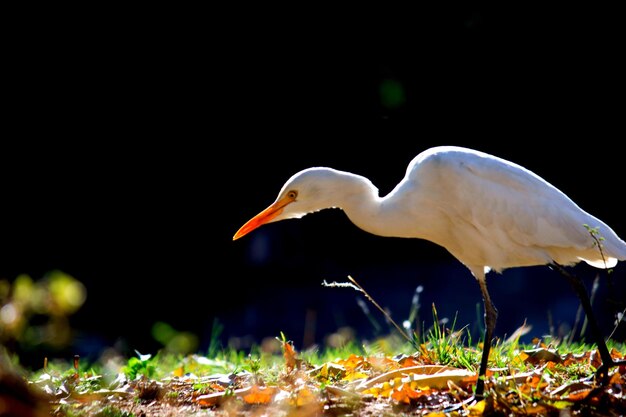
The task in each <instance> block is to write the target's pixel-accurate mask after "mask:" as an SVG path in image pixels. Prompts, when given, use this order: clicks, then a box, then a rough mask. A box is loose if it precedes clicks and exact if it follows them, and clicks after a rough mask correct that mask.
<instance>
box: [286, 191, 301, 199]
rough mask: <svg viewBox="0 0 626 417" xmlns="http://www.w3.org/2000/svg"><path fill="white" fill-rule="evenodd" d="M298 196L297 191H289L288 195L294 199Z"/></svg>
mask: <svg viewBox="0 0 626 417" xmlns="http://www.w3.org/2000/svg"><path fill="white" fill-rule="evenodd" d="M297 196H298V192H297V191H289V192H288V193H287V197H289V198H291V199H292V200H295V199H296V197H297Z"/></svg>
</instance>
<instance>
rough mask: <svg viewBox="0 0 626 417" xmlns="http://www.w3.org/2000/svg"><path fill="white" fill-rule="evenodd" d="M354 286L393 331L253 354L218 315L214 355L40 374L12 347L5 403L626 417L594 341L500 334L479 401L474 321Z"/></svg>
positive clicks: (49, 409) (55, 410)
mask: <svg viewBox="0 0 626 417" xmlns="http://www.w3.org/2000/svg"><path fill="white" fill-rule="evenodd" d="M350 281H351V282H350V283H340V284H337V283H332V284H327V285H331V286H345V287H349V288H352V289H354V290H356V291H359V292H361V293H362V294H363V295H364V296H365V298H367V299H368V300H369V301H370V302H372V303H373V304H374V305H375V306H376V307H377V308H378V309H379V310H380V311H381V313H382V314H383V315H385V318H386V320H387V322H388V323H391V326H390V329H391V333H389V334H387V335H385V336H382V337H379V338H377V339H375V340H368V341H363V340H361V341H359V340H357V339H354V338H352V339H351V338H345V339H344V341H343V343H340V344H335V345H333V346H330V345H329V346H323V347H315V348H312V349H309V350H305V351H301V352H299V351H297V349H296V347H294V346H293V344H292V343H291V342H290V341H289V340H288V336H287V335H285V334H282V333H281V334H280V335H278V336H277V337H276V338H275V343H274V344H273V345H272V344H264V345H263V346H254V347H252V348H251V349H250V350H247V351H243V350H237V349H232V348H225V347H223V346H222V345H221V343H220V341H219V339H220V334H221V331H222V329H223V328H222V326H221V324H220V323H218V322H215V323H214V326H213V331H212V340H211V342H210V344H209V347H208V348H207V350H206V351H205V352H203V353H195V354H181V353H175V352H174V351H170V350H168V348H167V345H164V349H162V350H161V351H158V352H154V353H152V354H142V353H140V352H136V355H135V356H132V357H130V358H129V357H122V356H121V355H118V356H111V355H109V356H107V358H103V359H101V360H99V361H96V362H94V363H87V362H86V361H81V360H80V359H79V358H78V357H75V358H71V360H69V361H68V362H64V361H50V362H48V361H47V360H46V361H45V363H44V366H43V368H42V369H39V370H35V371H26V370H24V369H21V368H20V366H19V358H17V357H16V356H15V355H10V354H9V353H7V352H6V351H4V352H2V355H0V406H1V407H4V409H5V411H6V409H8V410H9V411H11V409H10V407H11V406H12V404H13V405H14V403H13V402H12V401H13V400H14V399H16V398H17V399H19V401H21V403H20V404H18V405H19V406H20V407H22V408H23V407H27V409H32V411H33V412H32V415H36V416H39V415H42V416H43V415H53V416H56V417H64V416H71V417H82V416H103V417H104V416H106V417H109V416H111V417H116V416H119V417H131V416H140V415H141V416H146V417H150V416H159V415H206V416H209V417H213V416H216V417H222V416H244V417H252V416H256V415H275V416H289V417H291V416H295V417H308V416H318V415H324V416H332V417H335V416H343V415H353V416H355V417H366V416H367V417H369V416H372V415H389V416H392V415H393V416H408V415H416V414H429V413H442V412H443V413H445V414H447V415H480V414H492V413H495V414H507V415H522V414H523V415H530V416H534V415H556V414H562V413H565V414H568V413H569V414H573V413H580V414H586V415H624V414H626V396H624V395H623V393H622V388H621V387H623V386H626V367H625V366H621V367H616V368H614V370H613V373H612V374H611V378H610V381H609V382H608V383H607V384H605V385H602V386H600V385H598V384H597V383H596V381H594V378H593V376H594V372H595V370H596V368H597V367H598V366H599V363H598V359H597V354H596V350H595V346H594V345H591V344H587V343H582V342H575V341H572V338H569V337H565V338H563V339H558V338H554V337H546V338H545V339H543V340H541V339H534V340H533V341H532V342H531V343H522V342H520V339H521V336H522V335H523V334H524V333H525V330H526V326H521V327H520V329H518V331H516V332H514V334H513V336H511V337H509V338H507V339H505V340H501V339H496V340H494V344H493V346H492V349H491V353H490V357H489V370H488V374H487V376H486V381H487V384H486V386H487V391H486V394H487V398H486V399H485V400H482V401H475V399H474V398H473V390H474V389H475V385H476V374H477V372H478V367H479V363H480V359H481V354H482V341H481V340H478V341H476V340H473V339H472V334H471V332H470V331H469V326H462V327H458V324H457V320H456V317H455V318H454V319H453V320H452V321H450V322H449V321H447V320H445V319H441V318H440V317H439V316H438V313H437V309H436V308H435V306H434V305H433V306H432V308H431V313H432V324H431V325H430V326H429V327H426V326H425V324H422V325H421V326H416V321H417V320H418V316H419V314H418V310H419V293H420V292H421V290H418V291H416V296H415V297H414V298H413V301H412V306H411V310H410V311H411V314H410V317H409V319H408V320H407V321H405V322H404V323H403V325H402V326H400V325H398V324H396V323H395V322H394V321H393V319H392V318H391V317H390V316H389V315H388V314H387V313H386V311H385V310H384V309H382V308H381V307H380V306H378V304H377V303H376V302H375V301H374V300H373V299H372V298H371V297H370V296H369V294H367V292H365V290H364V289H363V288H362V287H361V286H360V285H359V284H358V283H357V282H356V281H355V280H354V279H352V278H350ZM368 314H371V313H368ZM370 319H371V320H373V321H375V320H374V318H373V317H371V318H370ZM161 327H163V326H161ZM574 328H576V326H574ZM410 329H414V330H412V331H411V330H410ZM168 332H169V333H171V332H170V331H169V328H168ZM174 336H175V335H174ZM607 347H608V348H609V350H610V351H611V354H612V356H613V357H614V359H616V360H623V359H624V358H625V357H626V345H625V344H624V343H619V342H617V341H615V340H612V339H609V340H608V341H607ZM12 376H16V377H15V378H13V377H12ZM3 392H9V394H3ZM11 393H13V394H11ZM16 393H17V394H16ZM9 414H10V413H9ZM436 415H440V414H436Z"/></svg>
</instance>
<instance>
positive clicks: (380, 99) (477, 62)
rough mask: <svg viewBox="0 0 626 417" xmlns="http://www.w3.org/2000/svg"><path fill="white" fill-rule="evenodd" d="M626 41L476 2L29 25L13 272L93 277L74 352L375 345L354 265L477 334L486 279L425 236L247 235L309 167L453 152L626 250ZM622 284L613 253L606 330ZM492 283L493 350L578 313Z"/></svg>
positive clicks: (378, 293)
mask: <svg viewBox="0 0 626 417" xmlns="http://www.w3.org/2000/svg"><path fill="white" fill-rule="evenodd" d="M619 33H622V34H623V22H621V21H620V20H619V18H618V14H617V13H616V11H612V10H609V9H579V8H567V9H556V8H555V9H548V8H545V7H544V8H533V7H528V8H514V7H510V8H507V9H504V8H500V9H493V8H488V7H485V6H484V5H482V4H480V3H476V4H470V3H465V4H464V5H463V6H453V5H450V6H449V7H447V8H440V9H415V10H409V9H389V8H385V9H381V8H378V7H372V8H371V9H369V10H364V9H354V10H349V11H343V10H337V9H332V10H331V9H328V10H314V9H312V10H295V9H294V10H287V9H279V10H269V9H265V8H264V9H258V10H252V9H249V8H247V7H243V6H242V7H241V10H240V9H234V8H233V9H232V10H231V9H228V8H227V7H224V8H221V9H217V8H215V9H208V8H198V9H182V8H180V9H175V10H173V9H145V10H128V9H127V10H110V9H109V10H106V9H103V10H75V9H72V10H58V9H55V10H28V11H20V12H17V13H16V14H15V16H14V19H13V26H11V27H10V28H9V30H8V37H7V45H8V47H7V50H6V51H5V57H4V59H3V61H4V64H3V66H4V70H5V71H7V73H8V74H10V75H9V76H5V80H4V83H3V84H4V87H3V89H4V90H5V94H4V100H3V102H4V103H5V110H4V112H3V113H4V116H5V117H4V119H5V122H4V129H3V130H4V132H3V140H2V148H1V149H0V181H1V184H2V200H1V206H0V210H2V211H1V212H2V217H1V219H2V220H1V221H0V236H1V239H0V242H1V243H0V244H1V246H0V278H5V279H9V280H12V279H14V278H15V277H16V276H17V275H18V274H20V273H27V274H29V275H31V276H32V277H33V278H39V277H41V276H43V275H44V274H45V273H46V272H47V271H50V270H53V269H60V270H62V271H64V272H67V273H69V274H71V275H72V276H74V277H75V278H77V279H79V280H80V281H82V282H83V283H84V284H85V286H86V287H87V301H86V304H85V305H84V306H83V307H82V308H81V310H80V311H79V312H78V313H76V314H75V315H74V316H73V317H72V324H73V326H74V327H75V328H76V329H77V338H76V344H75V346H72V347H71V349H72V350H73V351H75V352H76V351H78V352H81V353H82V354H93V353H94V352H97V351H98V349H100V348H102V347H105V346H110V345H112V344H114V343H119V342H120V341H122V342H123V343H124V345H125V346H127V347H128V348H129V350H130V351H132V350H133V349H137V350H139V351H142V352H151V351H155V350H156V349H157V348H158V347H159V344H158V343H157V342H156V341H155V340H154V339H153V338H152V336H151V335H150V328H151V325H152V324H153V323H154V322H155V321H157V320H159V321H164V322H167V323H170V324H171V325H172V326H173V327H174V328H176V329H178V330H186V331H191V332H194V333H197V334H198V335H199V336H200V338H201V349H205V348H206V346H207V344H208V343H209V340H210V334H211V326H212V324H213V323H214V320H218V321H219V322H220V323H221V324H223V326H224V330H223V332H222V334H221V338H222V340H223V343H224V344H227V343H228V341H229V340H232V338H233V337H239V338H245V339H246V340H247V341H248V342H249V341H260V340H261V339H262V338H263V337H266V336H270V337H274V336H278V335H279V332H281V331H283V332H285V333H286V335H287V336H288V337H289V338H291V339H293V340H294V341H295V342H296V345H297V346H298V347H301V348H302V347H307V345H308V344H309V343H310V342H312V341H315V342H318V343H322V342H323V340H324V336H325V335H327V334H328V333H330V332H333V331H335V330H337V328H339V327H341V326H343V325H347V326H351V327H353V328H356V329H358V330H357V331H358V333H357V334H358V335H359V336H360V337H362V338H364V339H367V338H370V337H373V336H374V334H373V328H372V326H371V325H370V323H369V321H368V319H367V318H366V317H365V316H364V315H363V313H362V312H361V310H360V309H359V307H358V306H357V304H356V301H355V297H356V295H357V294H356V293H354V292H352V291H351V290H347V289H337V288H323V287H322V286H321V282H322V281H323V280H328V281H333V280H337V281H345V280H346V277H347V275H351V276H353V277H354V278H356V279H357V280H358V281H359V282H360V283H361V285H363V286H364V287H365V288H366V289H367V290H368V291H369V292H370V294H371V295H372V296H373V297H374V298H375V300H376V301H377V302H378V303H379V304H381V305H383V306H385V307H389V308H390V310H391V313H392V315H393V317H394V318H395V319H396V320H397V321H402V320H403V319H404V318H406V316H407V314H408V310H409V308H410V302H411V297H412V293H413V291H414V289H415V287H416V286H417V285H423V287H424V291H423V293H422V300H421V301H422V308H421V311H420V314H421V317H422V319H423V320H424V321H425V322H426V324H427V325H428V323H429V322H432V317H431V311H430V306H431V303H433V302H434V303H435V304H436V306H437V309H438V311H439V317H449V318H453V317H454V315H455V313H457V312H458V314H459V317H458V319H457V322H458V326H457V327H459V328H460V327H461V326H463V325H465V324H470V325H473V326H474V327H473V328H474V329H475V323H476V321H477V313H476V303H480V302H481V299H480V292H479V289H478V286H477V285H476V284H475V282H474V279H473V278H472V277H471V275H470V273H469V271H467V270H465V269H464V267H463V266H462V265H460V264H459V263H458V262H457V261H455V260H454V259H453V258H452V257H451V255H449V254H448V253H447V252H446V251H445V250H443V249H442V248H439V247H437V246H436V245H434V244H431V243H430V242H426V241H421V240H414V241H410V240H402V239H392V238H380V237H376V236H373V235H368V234H366V233H365V232H362V231H360V230H359V229H357V228H356V227H355V226H353V225H352V224H351V223H350V222H349V221H348V220H347V218H345V215H344V214H343V213H342V212H340V211H336V210H329V211H324V212H321V213H318V214H315V215H311V216H307V217H305V218H303V219H301V220H299V221H288V222H281V223H276V224H272V225H269V226H265V227H263V228H261V229H259V230H257V231H255V232H254V233H253V234H251V235H249V236H246V237H245V238H243V239H241V240H239V241H236V242H233V241H232V236H233V234H234V233H235V231H236V230H237V229H238V228H239V227H240V226H241V225H242V224H243V223H244V222H245V221H247V220H248V219H249V218H250V217H251V216H253V215H254V214H256V213H257V212H259V211H260V210H261V209H263V208H265V207H266V206H267V205H268V204H269V203H271V202H272V201H273V200H274V198H275V197H276V194H277V193H278V191H279V189H280V187H281V186H282V184H283V183H284V181H286V180H287V179H288V178H289V177H290V176H291V175H292V174H293V173H295V172H296V171H298V170H300V169H303V168H306V167H309V166H314V165H325V166H331V167H334V168H338V169H342V170H348V171H352V172H355V173H359V174H362V175H364V176H367V177H368V178H370V179H371V180H372V181H373V183H374V184H375V185H377V186H378V187H379V189H380V192H381V194H383V195H384V194H386V193H387V192H389V191H390V190H391V189H392V188H393V187H394V186H395V184H396V183H397V182H398V181H399V180H400V179H401V178H402V176H403V175H404V171H405V169H406V166H407V164H408V163H409V161H410V160H411V159H412V158H413V157H414V156H415V155H417V154H418V153H419V152H421V151H422V150H424V149H426V148H428V147H430V146H435V145H444V144H445V145H462V146H469V147H473V148H476V149H479V150H482V151H486V152H490V153H493V154H496V155H498V156H501V157H504V158H506V159H509V160H512V161H515V162H517V163H520V164H522V165H524V166H526V167H527V168H530V169H531V170H533V171H535V172H536V173H537V174H539V175H541V176H543V177H544V178H546V179H547V180H548V181H550V182H551V183H552V184H554V185H555V186H557V187H559V188H560V189H561V190H563V191H564V192H565V193H566V194H568V195H569V196H570V197H571V198H572V199H573V200H574V201H576V202H577V203H578V204H579V205H580V206H581V207H582V208H584V209H585V210H587V211H589V212H590V213H592V214H594V215H596V216H598V217H599V218H601V219H603V220H604V221H606V222H607V223H608V224H609V225H611V226H612V227H613V229H614V230H615V231H616V232H617V233H618V234H619V235H621V236H622V237H623V236H624V235H626V220H625V218H624V215H623V213H624V206H623V203H622V202H621V201H622V198H623V192H624V175H623V172H624V171H623V164H624V157H623V153H622V150H621V147H622V146H623V138H624V129H623V126H624V124H623V115H624V100H623V98H624V97H625V96H626V95H625V93H626V91H625V88H624V77H623V74H624V73H626V72H625V68H624V64H623V60H622V57H621V55H623V54H622V52H623V45H622V44H621V43H620V42H618V39H619V36H618V35H619ZM622 39H623V38H622ZM389 82H392V83H394V84H393V85H397V86H399V88H400V90H401V92H402V94H403V97H404V100H400V102H399V103H395V105H394V103H391V104H389V103H388V102H387V101H385V97H386V96H385V94H384V90H381V86H384V85H388V84H385V83H389ZM381 91H382V92H381ZM576 271H577V272H578V273H580V274H581V275H582V276H584V277H585V280H586V282H587V283H590V281H591V280H592V279H593V277H594V275H595V271H594V270H593V269H592V268H586V267H584V266H581V267H580V268H577V269H576ZM625 275H626V270H625V269H624V266H623V265H621V264H620V265H619V266H618V267H617V268H616V269H615V273H614V274H613V275H612V281H610V282H609V281H608V280H606V279H603V280H602V282H601V288H600V293H599V295H598V299H597V303H598V304H597V308H598V313H599V314H601V315H602V318H603V328H604V329H605V331H607V333H608V331H610V330H611V329H612V328H613V315H614V313H615V312H616V311H619V310H623V309H624V308H625V306H624V300H625V299H626V296H625V294H626V290H625V289H624V282H626V279H625ZM489 283H490V288H491V292H492V297H493V299H494V302H495V303H496V306H497V307H498V308H499V310H500V318H499V322H498V326H497V329H496V333H497V335H498V336H500V337H503V336H506V335H507V334H510V333H511V332H512V331H513V330H514V329H515V328H517V327H518V326H519V325H521V324H522V323H523V322H524V320H525V319H528V321H529V323H530V324H532V325H533V326H534V327H533V330H532V332H531V334H530V336H541V335H544V334H546V333H548V331H549V328H548V316H549V315H552V320H553V324H554V325H555V326H556V327H558V326H559V325H560V324H562V323H570V324H571V323H572V322H573V319H574V315H575V310H576V307H577V303H576V298H575V296H574V295H573V292H572V291H571V290H570V288H569V286H568V285H567V283H566V282H565V281H564V280H563V279H562V278H561V277H560V276H559V275H558V274H557V273H556V272H554V271H551V270H549V269H548V268H547V267H537V268H526V269H516V270H510V271H507V272H505V274H503V275H502V276H497V275H495V274H494V275H493V276H491V277H490V279H489ZM610 285H613V287H611V286H610ZM370 308H371V309H372V310H373V313H372V314H373V315H374V316H375V317H376V318H377V319H378V320H380V322H381V323H382V322H383V321H384V320H383V319H382V317H381V315H380V314H378V312H377V311H376V310H375V309H374V308H373V306H371V305H370ZM306 317H308V318H309V319H311V318H313V317H314V318H315V320H316V321H315V325H314V329H315V331H314V333H313V336H312V339H311V338H310V337H311V334H309V335H308V336H304V328H305V327H306V326H305V323H307V325H311V322H310V321H309V322H308V321H307V319H306ZM623 327H624V326H623V325H622V332H621V333H619V332H618V333H617V334H616V338H621V339H622V340H623V338H624V332H623ZM307 337H309V338H308V339H307Z"/></svg>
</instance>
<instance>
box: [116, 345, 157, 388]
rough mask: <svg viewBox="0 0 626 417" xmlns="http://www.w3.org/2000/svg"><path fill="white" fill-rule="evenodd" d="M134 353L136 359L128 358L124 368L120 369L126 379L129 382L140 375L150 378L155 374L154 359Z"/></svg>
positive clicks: (150, 356)
mask: <svg viewBox="0 0 626 417" xmlns="http://www.w3.org/2000/svg"><path fill="white" fill-rule="evenodd" d="M135 352H136V351H135ZM136 353H137V356H138V357H132V358H130V359H129V360H128V363H127V364H126V366H124V367H123V368H122V372H124V374H126V377H127V378H128V379H130V380H131V381H132V380H134V379H136V378H137V376H140V375H144V376H146V377H148V378H152V377H153V376H154V374H155V372H156V364H155V358H156V357H155V358H153V357H152V355H142V354H141V353H139V352H136Z"/></svg>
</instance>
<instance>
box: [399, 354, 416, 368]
mask: <svg viewBox="0 0 626 417" xmlns="http://www.w3.org/2000/svg"><path fill="white" fill-rule="evenodd" d="M399 363H400V366H401V367H402V368H407V367H409V366H417V365H421V362H418V360H417V359H415V358H414V357H413V356H407V357H406V358H403V359H402V360H401V361H400V362H399Z"/></svg>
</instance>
